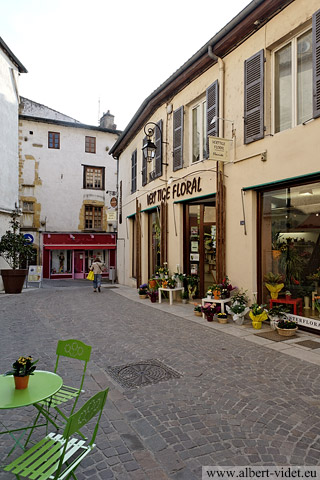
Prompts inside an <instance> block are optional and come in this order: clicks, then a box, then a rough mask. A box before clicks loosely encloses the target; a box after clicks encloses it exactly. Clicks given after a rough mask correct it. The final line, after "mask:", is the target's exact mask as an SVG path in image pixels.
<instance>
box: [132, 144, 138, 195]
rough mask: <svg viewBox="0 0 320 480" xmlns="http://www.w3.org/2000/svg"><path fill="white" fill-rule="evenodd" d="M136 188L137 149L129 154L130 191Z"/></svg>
mask: <svg viewBox="0 0 320 480" xmlns="http://www.w3.org/2000/svg"><path fill="white" fill-rule="evenodd" d="M136 190H137V150H135V151H134V152H133V154H132V156H131V193H134V192H135V191H136Z"/></svg>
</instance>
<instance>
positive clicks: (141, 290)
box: [138, 283, 148, 299]
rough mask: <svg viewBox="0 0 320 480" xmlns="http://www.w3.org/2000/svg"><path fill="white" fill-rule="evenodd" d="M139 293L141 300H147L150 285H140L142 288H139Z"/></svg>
mask: <svg viewBox="0 0 320 480" xmlns="http://www.w3.org/2000/svg"><path fill="white" fill-rule="evenodd" d="M138 293H139V297H140V298H141V299H144V298H147V293H148V285H147V284H146V283H143V284H142V285H140V287H139V288H138Z"/></svg>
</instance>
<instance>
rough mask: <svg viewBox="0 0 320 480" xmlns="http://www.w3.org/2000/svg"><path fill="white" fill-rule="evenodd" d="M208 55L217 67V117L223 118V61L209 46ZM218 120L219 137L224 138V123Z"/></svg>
mask: <svg viewBox="0 0 320 480" xmlns="http://www.w3.org/2000/svg"><path fill="white" fill-rule="evenodd" d="M208 55H209V57H210V58H212V60H214V61H215V62H218V65H219V117H221V118H224V61H223V60H222V58H220V57H218V56H217V55H216V54H215V53H213V49H212V46H211V45H208ZM221 118H220V120H219V136H220V137H224V121H223V120H222V119H221Z"/></svg>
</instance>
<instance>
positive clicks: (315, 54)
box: [312, 10, 320, 118]
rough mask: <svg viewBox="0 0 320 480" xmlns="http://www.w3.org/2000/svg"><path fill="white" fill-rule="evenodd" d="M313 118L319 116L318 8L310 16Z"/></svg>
mask: <svg viewBox="0 0 320 480" xmlns="http://www.w3.org/2000/svg"><path fill="white" fill-rule="evenodd" d="M312 62H313V118H317V117H320V10H317V11H316V12H315V13H314V14H313V16H312Z"/></svg>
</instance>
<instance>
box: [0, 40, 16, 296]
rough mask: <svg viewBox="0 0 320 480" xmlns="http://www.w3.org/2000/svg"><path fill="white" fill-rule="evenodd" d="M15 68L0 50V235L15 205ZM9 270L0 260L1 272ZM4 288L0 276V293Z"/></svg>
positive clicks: (7, 224)
mask: <svg viewBox="0 0 320 480" xmlns="http://www.w3.org/2000/svg"><path fill="white" fill-rule="evenodd" d="M17 80H18V69H17V67H16V66H15V65H14V64H13V63H12V62H11V61H10V59H9V58H8V57H7V55H6V54H5V53H4V51H3V50H2V49H0V170H1V175H0V236H2V235H3V234H4V233H5V231H6V230H7V229H8V228H9V221H10V212H11V211H12V210H13V209H14V208H15V204H18V165H19V161H18V106H19V97H18V91H17ZM1 268H8V265H7V263H6V262H5V261H4V260H3V259H2V258H1V257H0V269H1ZM2 288H3V285H2V278H1V277H0V290H1V289H2Z"/></svg>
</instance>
